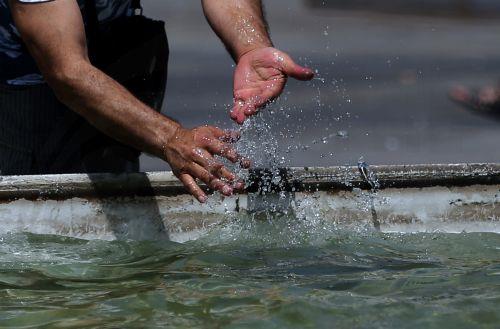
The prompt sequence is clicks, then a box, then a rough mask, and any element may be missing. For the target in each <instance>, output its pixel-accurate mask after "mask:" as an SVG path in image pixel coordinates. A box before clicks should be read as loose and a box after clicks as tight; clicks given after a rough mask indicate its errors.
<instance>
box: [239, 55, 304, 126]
mask: <svg viewBox="0 0 500 329" xmlns="http://www.w3.org/2000/svg"><path fill="white" fill-rule="evenodd" d="M288 76H292V77H294V78H296V79H300V80H310V79H311V78H312V77H313V73H312V71H311V70H310V69H307V68H304V67H301V66H299V65H297V64H295V63H294V62H293V61H292V59H291V58H290V57H289V56H288V55H287V54H285V53H283V52H281V51H279V50H277V49H275V48H260V49H256V50H253V51H251V52H249V53H247V54H245V55H243V56H242V57H241V58H240V61H239V63H238V66H237V67H236V70H235V72H234V101H235V104H234V108H233V110H232V112H231V117H232V118H233V119H234V120H236V121H237V122H238V123H240V124H241V123H243V121H244V120H245V119H246V118H247V117H248V116H251V115H253V114H255V113H256V112H257V111H258V110H259V109H260V108H261V107H263V106H265V105H266V104H267V103H268V102H269V101H272V100H273V99H275V98H276V97H278V96H279V95H280V94H281V92H282V91H283V88H284V87H285V83H286V81H287V77H288Z"/></svg>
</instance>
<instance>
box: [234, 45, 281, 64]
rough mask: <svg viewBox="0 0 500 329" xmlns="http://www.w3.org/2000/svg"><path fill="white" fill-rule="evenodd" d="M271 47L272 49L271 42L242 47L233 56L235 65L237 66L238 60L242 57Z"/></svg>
mask: <svg viewBox="0 0 500 329" xmlns="http://www.w3.org/2000/svg"><path fill="white" fill-rule="evenodd" d="M273 47H274V45H273V44H272V42H271V41H269V42H265V43H259V44H252V45H248V46H246V47H243V48H242V49H240V50H239V51H238V52H236V54H235V61H236V64H238V63H239V62H240V60H241V58H242V57H243V56H245V55H247V54H249V53H251V52H253V51H255V50H258V49H264V48H273Z"/></svg>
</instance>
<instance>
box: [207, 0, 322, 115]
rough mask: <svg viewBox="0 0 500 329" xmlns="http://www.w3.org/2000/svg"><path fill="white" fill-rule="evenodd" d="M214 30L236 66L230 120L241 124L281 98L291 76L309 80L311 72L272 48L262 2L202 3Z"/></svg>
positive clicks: (214, 0)
mask: <svg viewBox="0 0 500 329" xmlns="http://www.w3.org/2000/svg"><path fill="white" fill-rule="evenodd" d="M202 4H203V9H204V12H205V16H206V17H207V20H208V22H209V23H210V25H211V27H212V29H213V30H214V31H215V33H216V34H217V35H218V36H219V38H220V39H221V40H222V41H223V42H224V44H225V46H226V48H227V49H228V50H229V52H230V54H231V56H232V57H233V59H234V60H235V62H236V63H237V66H236V69H235V72H234V86H233V97H234V105H233V109H232V111H231V118H233V119H234V120H236V122H238V123H240V124H241V123H243V122H244V120H245V119H246V118H247V117H249V116H251V115H253V114H255V113H256V112H257V111H258V110H259V108H261V107H263V106H264V105H265V104H267V103H268V102H270V101H271V100H273V99H275V98H276V97H278V96H279V95H280V94H281V92H282V91H283V88H284V87H285V83H286V81H287V78H288V76H291V77H293V78H296V79H299V80H310V79H312V77H313V76H314V74H313V72H312V70H311V69H308V68H305V67H301V66H300V65H297V64H296V63H295V62H294V61H293V60H292V59H291V58H290V56H289V55H288V54H286V53H284V52H282V51H280V50H278V49H276V48H274V47H273V44H272V42H271V39H270V37H269V33H268V30H267V24H266V21H265V18H264V13H263V9H262V2H261V0H202Z"/></svg>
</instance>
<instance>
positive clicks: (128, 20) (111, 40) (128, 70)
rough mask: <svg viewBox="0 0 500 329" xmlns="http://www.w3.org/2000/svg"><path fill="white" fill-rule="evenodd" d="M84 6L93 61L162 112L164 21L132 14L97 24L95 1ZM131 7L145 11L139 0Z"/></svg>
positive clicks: (165, 68) (165, 62) (165, 51)
mask: <svg viewBox="0 0 500 329" xmlns="http://www.w3.org/2000/svg"><path fill="white" fill-rule="evenodd" d="M85 8H86V9H85V15H86V16H87V17H86V19H87V25H86V33H87V39H88V44H89V55H90V58H91V60H92V62H93V64H94V65H95V66H97V67H98V68H100V69H101V70H103V71H104V72H105V73H106V74H108V75H109V76H111V77H112V78H114V79H115V80H117V81H119V82H120V83H121V84H122V85H123V86H125V87H126V88H127V89H128V90H129V91H130V92H132V93H133V94H134V95H135V96H136V97H137V98H139V99H140V100H142V101H143V102H144V103H146V104H148V105H149V106H151V107H152V108H154V109H156V110H157V111H160V110H161V106H162V104H163V99H164V97H165V88H166V84H167V75H168V56H169V48H168V39H167V34H166V32H165V23H164V22H163V21H155V20H152V19H149V18H147V17H144V16H142V15H132V16H127V17H120V18H118V19H115V20H113V21H111V22H108V23H106V24H98V18H97V10H96V7H95V0H85ZM131 8H132V9H133V10H136V9H138V10H141V11H142V7H141V4H140V1H139V0H133V1H132V4H131Z"/></svg>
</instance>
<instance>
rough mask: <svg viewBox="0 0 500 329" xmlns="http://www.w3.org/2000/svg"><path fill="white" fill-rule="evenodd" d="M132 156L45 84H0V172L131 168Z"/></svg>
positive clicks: (132, 152)
mask: <svg viewBox="0 0 500 329" xmlns="http://www.w3.org/2000/svg"><path fill="white" fill-rule="evenodd" d="M138 156H139V152H138V151H135V150H133V149H132V148H130V147H127V146H124V145H121V144H119V143H118V142H116V141H114V140H112V139H111V138H109V137H107V136H106V135H104V134H102V133H100V132H99V131H98V130H97V129H95V128H94V127H93V126H91V125H90V124H89V123H88V122H87V121H86V120H84V119H83V118H82V117H81V116H79V115H78V114H76V113H75V112H73V111H71V110H70V109H68V108H67V107H66V106H64V105H63V104H62V103H60V102H59V101H58V100H57V98H56V97H55V95H54V93H53V91H52V90H51V89H50V88H49V87H48V86H47V85H46V84H42V85H36V86H6V85H3V86H0V171H1V174H2V175H22V174H60V173H84V172H87V173H91V172H136V171H138V170H139V161H138Z"/></svg>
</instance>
